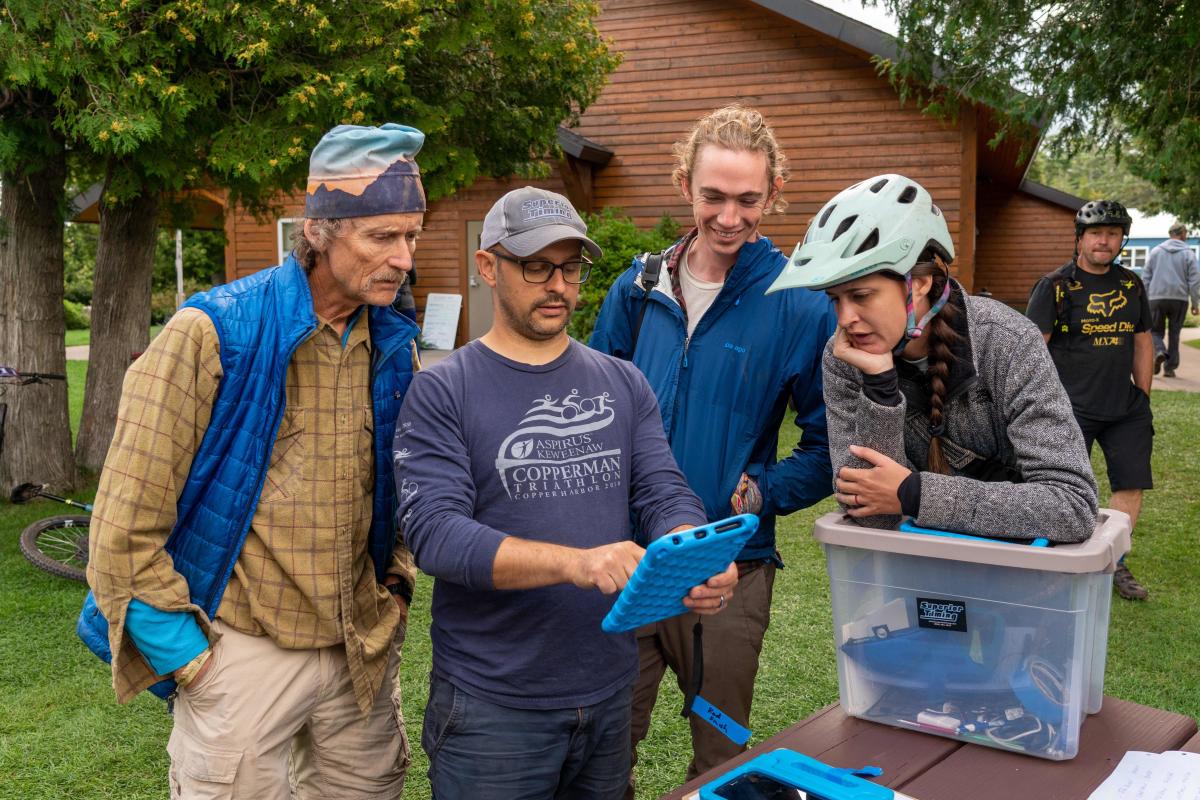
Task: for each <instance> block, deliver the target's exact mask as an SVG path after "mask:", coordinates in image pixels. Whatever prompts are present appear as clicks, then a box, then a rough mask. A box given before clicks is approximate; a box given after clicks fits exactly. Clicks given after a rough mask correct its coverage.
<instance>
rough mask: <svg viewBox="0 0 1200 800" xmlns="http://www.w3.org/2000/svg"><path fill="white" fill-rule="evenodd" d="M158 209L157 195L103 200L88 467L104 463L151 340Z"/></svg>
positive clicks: (86, 425)
mask: <svg viewBox="0 0 1200 800" xmlns="http://www.w3.org/2000/svg"><path fill="white" fill-rule="evenodd" d="M158 211H159V197H158V194H157V193H149V192H148V193H147V194H146V195H144V196H142V197H138V198H135V199H133V200H130V201H129V202H127V203H123V204H121V205H108V204H107V203H104V202H103V199H102V200H101V205H100V244H99V248H98V250H97V252H96V273H95V276H96V277H95V285H94V287H93V289H92V345H91V354H90V355H89V357H88V372H87V388H86V392H85V394H84V401H83V420H82V421H81V423H80V425H79V440H78V442H77V443H76V445H75V458H76V460H77V461H78V462H79V466H80V467H81V468H84V469H90V470H99V469H100V468H101V467H102V466H104V457H105V456H106V455H107V454H108V445H109V443H110V442H111V441H112V435H113V430H114V429H115V428H116V423H117V404H118V402H119V401H120V399H121V381H122V380H123V379H124V377H125V370H126V369H128V368H129V365H130V363H131V362H132V361H133V359H134V358H136V357H137V356H138V355H140V354H141V352H142V351H143V350H145V349H146V345H148V344H149V341H150V339H149V336H150V281H151V278H152V276H153V273H154V245H155V239H156V236H157V232H158Z"/></svg>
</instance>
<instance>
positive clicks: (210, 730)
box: [167, 620, 410, 800]
mask: <svg viewBox="0 0 1200 800" xmlns="http://www.w3.org/2000/svg"><path fill="white" fill-rule="evenodd" d="M213 625H214V627H215V628H216V629H217V631H219V632H220V634H221V638H220V640H219V641H218V642H217V643H216V645H215V646H214V648H213V656H212V665H211V666H210V667H209V669H208V671H207V672H206V673H205V675H204V676H203V678H202V679H201V681H200V682H199V684H196V685H193V686H190V687H188V688H187V689H184V690H182V691H180V692H179V696H178V698H176V701H175V724H174V727H173V728H172V730H171V738H170V740H169V741H168V743H167V752H168V753H169V754H170V756H171V771H170V783H171V798H172V800H226V799H227V798H253V800H288V799H289V798H302V799H303V800H309V799H310V798H312V799H315V798H327V799H328V800H338V799H339V798H346V799H347V800H349V798H354V800H395V798H399V797H400V792H401V789H403V787H404V775H405V771H406V770H407V768H408V763H409V758H410V752H409V745H408V737H407V736H406V735H405V731H404V718H403V714H402V712H401V710H400V691H399V689H398V688H397V686H396V683H395V678H396V671H397V663H398V655H397V653H395V652H393V654H392V657H391V663H390V664H389V666H388V670H387V677H386V678H385V679H384V683H383V687H382V688H381V689H380V692H379V696H378V697H377V698H376V700H375V705H374V707H373V708H372V709H371V711H370V713H369V714H368V715H367V716H365V717H364V716H363V715H362V713H361V712H360V711H359V709H358V704H357V703H356V702H355V700H354V691H353V689H352V687H351V683H350V673H349V670H348V668H347V666H346V654H345V649H344V648H343V647H342V646H341V645H337V646H334V647H325V648H321V649H318V650H284V649H281V648H280V647H278V646H276V645H275V643H274V642H273V641H271V639H270V638H268V637H266V636H248V635H246V634H244V633H240V632H238V631H235V630H233V629H232V628H231V627H229V626H228V625H224V624H222V623H221V622H220V620H217V621H216V622H214V623H213Z"/></svg>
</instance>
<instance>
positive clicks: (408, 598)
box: [383, 575, 413, 606]
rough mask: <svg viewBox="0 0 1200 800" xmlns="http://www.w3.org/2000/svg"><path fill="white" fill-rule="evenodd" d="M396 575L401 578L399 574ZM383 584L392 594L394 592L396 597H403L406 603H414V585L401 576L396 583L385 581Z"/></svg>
mask: <svg viewBox="0 0 1200 800" xmlns="http://www.w3.org/2000/svg"><path fill="white" fill-rule="evenodd" d="M395 577H397V578H400V576H399V575H397V576H395ZM383 586H384V588H385V589H387V590H388V592H390V593H391V594H394V595H395V596H396V597H401V598H403V599H404V602H405V604H407V605H410V606H411V605H412V599H413V586H412V584H411V583H409V582H408V581H406V580H405V579H404V578H400V580H398V581H396V582H395V583H385V584H384V585H383Z"/></svg>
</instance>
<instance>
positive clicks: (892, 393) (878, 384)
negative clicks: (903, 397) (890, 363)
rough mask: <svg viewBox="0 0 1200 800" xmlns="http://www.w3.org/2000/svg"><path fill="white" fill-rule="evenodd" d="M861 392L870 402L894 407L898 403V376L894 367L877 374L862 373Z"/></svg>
mask: <svg viewBox="0 0 1200 800" xmlns="http://www.w3.org/2000/svg"><path fill="white" fill-rule="evenodd" d="M863 394H865V395H866V396H867V399H868V400H870V401H871V402H872V403H875V404H876V405H881V406H888V407H891V408H894V407H896V406H898V405H900V378H899V376H898V375H897V374H896V368H895V367H892V368H891V369H889V370H888V371H887V372H880V373H879V374H878V375H868V374H867V373H865V372H864V373H863Z"/></svg>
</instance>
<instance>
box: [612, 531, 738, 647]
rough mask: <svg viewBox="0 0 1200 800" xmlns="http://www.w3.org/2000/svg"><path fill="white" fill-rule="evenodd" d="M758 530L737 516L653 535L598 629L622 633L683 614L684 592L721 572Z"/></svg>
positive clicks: (685, 608)
mask: <svg viewBox="0 0 1200 800" xmlns="http://www.w3.org/2000/svg"><path fill="white" fill-rule="evenodd" d="M757 530H758V517H756V516H754V515H753V514H740V515H738V516H736V517H729V518H728V519H723V520H720V521H718V522H710V523H708V524H707V525H702V526H700V527H699V528H692V529H691V530H686V531H680V532H679V533H669V534H667V535H666V536H663V537H661V538H659V539H655V540H654V541H653V542H651V543H650V546H649V547H647V548H646V554H645V555H644V556H642V560H641V562H640V563H639V564H638V566H637V569H635V570H634V571H633V574H632V575H630V576H629V582H628V583H627V584H625V588H624V589H622V590H621V594H619V595H617V602H616V603H614V604H613V607H612V610H611V611H609V612H608V616H606V617H605V618H604V621H603V622H601V623H600V627H601V628H603V629H604V630H605V631H607V632H609V633H621V632H622V631H630V630H633V629H634V628H638V627H641V626H642V625H648V624H649V623H651V622H658V621H659V620H663V619H669V618H670V617H676V616H679V615H680V614H686V613H687V612H688V608H687V606H685V605H684V604H683V598H684V596H686V595H687V593H688V591H690V590H691V588H692V587H693V586H696V585H698V584H701V583H704V582H705V581H706V580H708V579H709V578H711V577H712V576H713V575H716V574H717V573H719V572H723V571H724V570H725V568H726V567H728V566H729V564H730V562H731V561H733V559H734V558H736V557H737V554H738V553H740V552H741V550H742V547H743V546H745V544H746V542H747V541H749V539H750V537H751V536H753V535H754V532H755V531H757Z"/></svg>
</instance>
